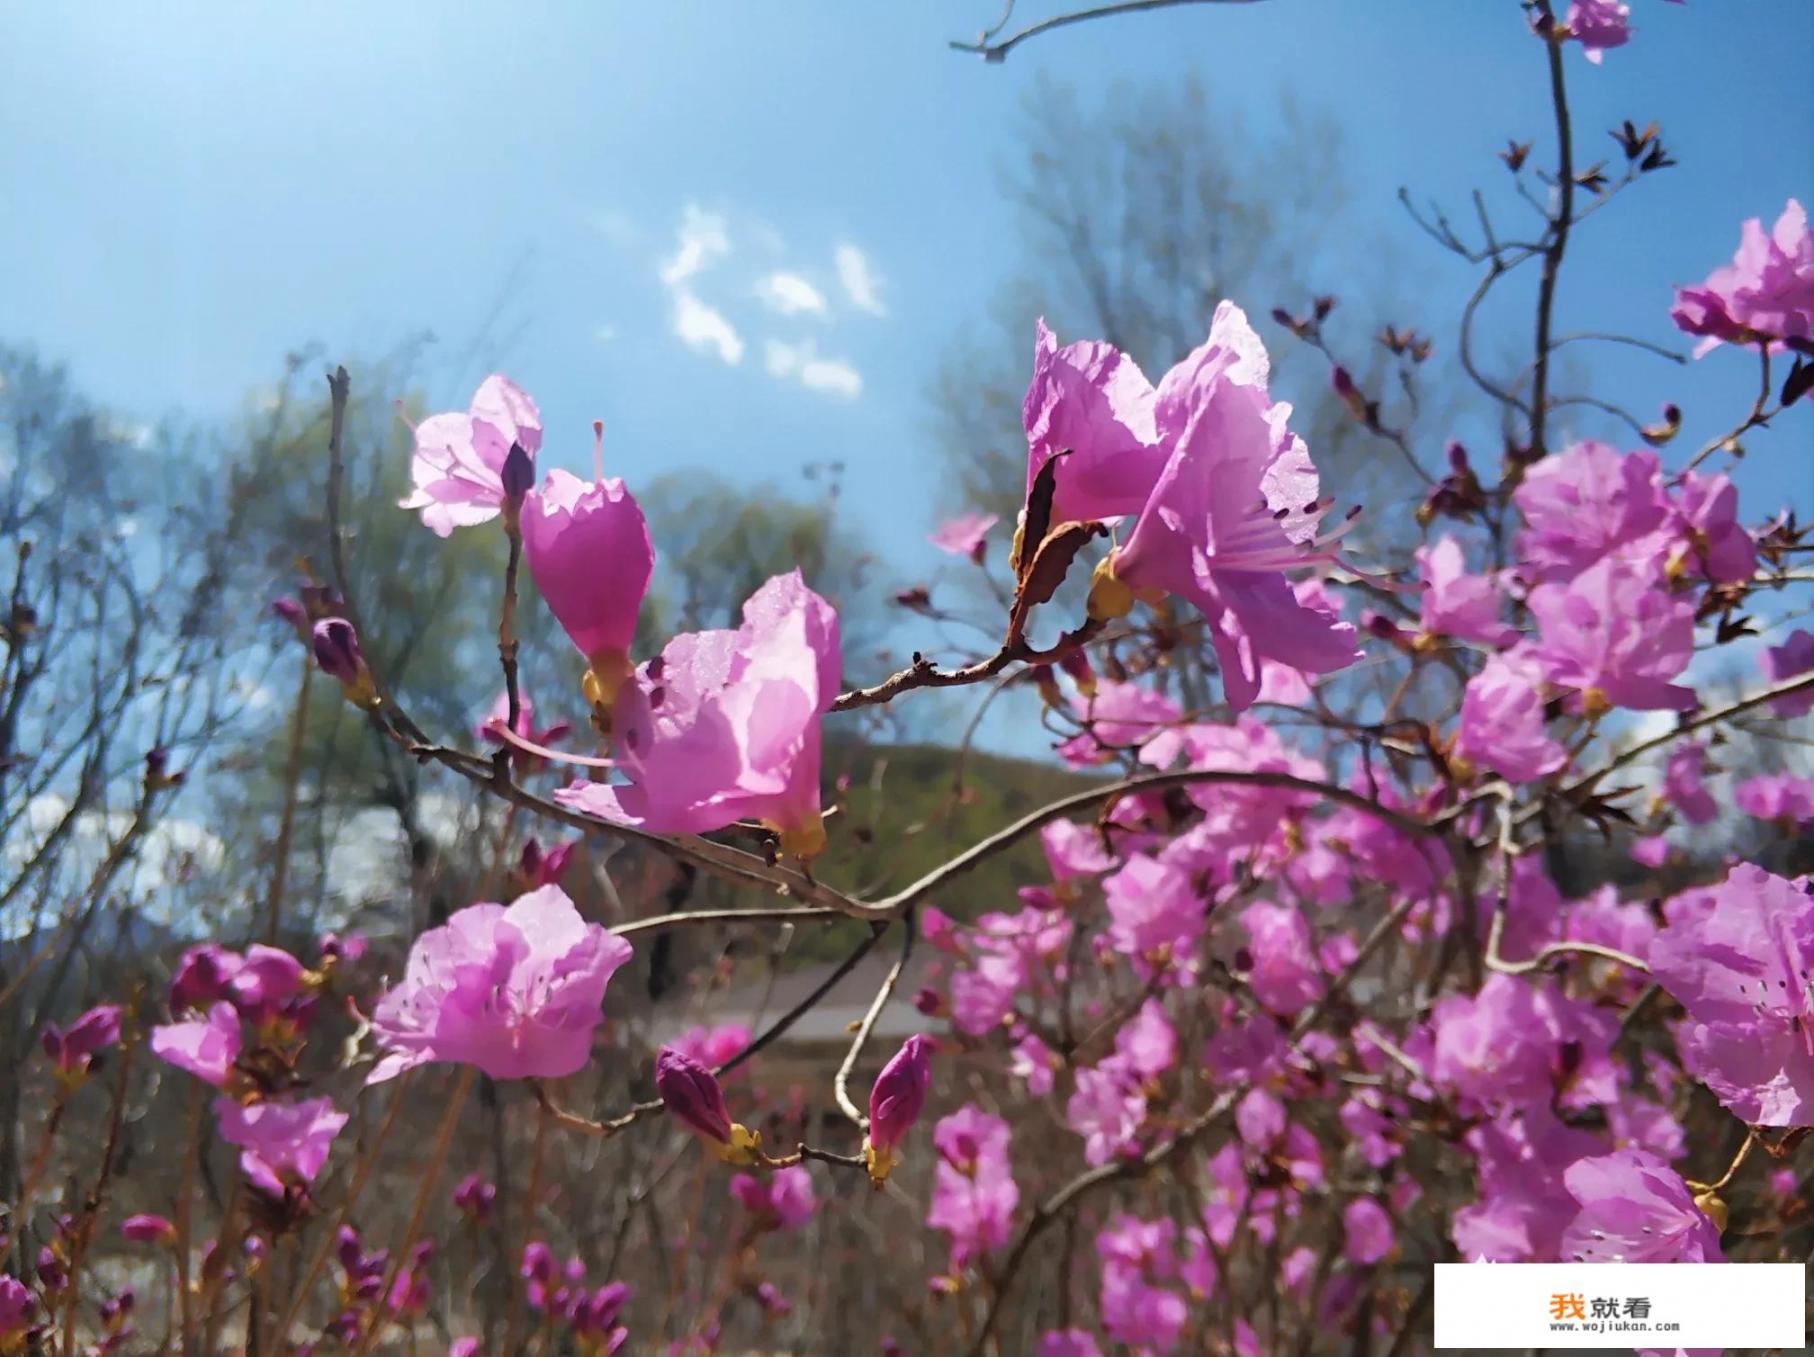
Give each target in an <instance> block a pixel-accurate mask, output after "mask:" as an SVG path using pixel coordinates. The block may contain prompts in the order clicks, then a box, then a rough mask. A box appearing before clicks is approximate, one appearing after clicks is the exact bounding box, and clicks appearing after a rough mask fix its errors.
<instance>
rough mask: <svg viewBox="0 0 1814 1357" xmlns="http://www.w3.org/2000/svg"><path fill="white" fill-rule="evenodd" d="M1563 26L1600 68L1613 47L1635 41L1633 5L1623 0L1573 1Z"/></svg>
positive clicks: (1589, 58)
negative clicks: (1632, 23)
mask: <svg viewBox="0 0 1814 1357" xmlns="http://www.w3.org/2000/svg"><path fill="white" fill-rule="evenodd" d="M1563 23H1564V24H1565V25H1567V28H1568V36H1569V37H1571V38H1573V39H1575V41H1577V42H1579V43H1580V44H1581V48H1582V51H1583V52H1584V53H1585V54H1586V56H1587V59H1588V60H1589V61H1591V62H1593V63H1594V64H1595V65H1596V66H1597V65H1599V63H1600V62H1601V61H1602V60H1603V59H1604V58H1605V55H1606V53H1607V51H1608V50H1609V49H1610V48H1614V47H1623V46H1624V45H1625V44H1626V43H1627V42H1629V41H1631V6H1630V5H1627V4H1625V3H1623V0H1573V3H1572V4H1570V5H1569V7H1568V14H1567V16H1566V17H1565V18H1564V19H1563Z"/></svg>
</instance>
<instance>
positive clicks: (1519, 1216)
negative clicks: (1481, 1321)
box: [1450, 1102, 1606, 1263]
mask: <svg viewBox="0 0 1814 1357" xmlns="http://www.w3.org/2000/svg"><path fill="white" fill-rule="evenodd" d="M1465 1141H1466V1144H1467V1147H1468V1149H1470V1150H1471V1151H1473V1153H1474V1156H1475V1161H1476V1167H1477V1171H1478V1174H1479V1178H1480V1200H1479V1201H1478V1202H1476V1203H1474V1204H1473V1205H1472V1206H1465V1207H1463V1208H1462V1209H1461V1210H1460V1211H1458V1212H1456V1213H1455V1217H1454V1222H1453V1224H1452V1226H1451V1230H1450V1233H1451V1235H1452V1237H1453V1238H1454V1240H1455V1247H1456V1248H1457V1249H1458V1250H1460V1252H1461V1254H1462V1256H1463V1257H1465V1258H1485V1259H1488V1260H1489V1261H1491V1262H1495V1263H1547V1262H1552V1261H1554V1260H1555V1259H1556V1257H1557V1255H1558V1253H1559V1252H1560V1250H1561V1246H1562V1232H1563V1231H1564V1230H1565V1229H1567V1228H1568V1226H1569V1224H1570V1222H1571V1221H1573V1220H1574V1219H1575V1217H1576V1216H1577V1215H1579V1214H1580V1203H1579V1202H1577V1201H1576V1200H1575V1199H1574V1198H1573V1197H1572V1196H1570V1195H1569V1194H1568V1191H1567V1190H1566V1189H1565V1188H1564V1186H1563V1182H1562V1174H1563V1171H1564V1170H1565V1169H1566V1168H1567V1167H1568V1166H1569V1165H1570V1164H1572V1163H1574V1162H1575V1161H1576V1160H1577V1159H1580V1158H1582V1157H1583V1156H1584V1155H1587V1156H1591V1155H1597V1154H1603V1153H1605V1149H1606V1147H1605V1145H1604V1144H1603V1143H1602V1142H1601V1141H1600V1140H1599V1139H1597V1138H1596V1137H1594V1136H1593V1135H1590V1134H1589V1133H1587V1132H1586V1131H1578V1130H1575V1129H1574V1128H1572V1127H1569V1126H1564V1125H1563V1124H1562V1123H1561V1122H1560V1121H1558V1120H1557V1119H1556V1115H1555V1113H1553V1112H1551V1111H1550V1110H1549V1108H1548V1107H1547V1106H1545V1105H1544V1104H1542V1103H1540V1102H1539V1103H1533V1104H1531V1105H1529V1106H1527V1107H1525V1108H1523V1109H1521V1110H1519V1111H1517V1112H1506V1113H1501V1114H1500V1115H1499V1116H1498V1117H1497V1118H1496V1119H1495V1120H1493V1121H1490V1122H1486V1123H1485V1124H1483V1125H1480V1126H1477V1127H1475V1128H1474V1129H1473V1130H1471V1131H1469V1132H1468V1133H1467V1135H1466V1137H1465Z"/></svg>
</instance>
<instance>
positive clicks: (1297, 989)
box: [1241, 900, 1323, 1016]
mask: <svg viewBox="0 0 1814 1357" xmlns="http://www.w3.org/2000/svg"><path fill="white" fill-rule="evenodd" d="M1241 927H1242V928H1244V929H1246V930H1247V937H1248V940H1249V947H1248V952H1249V956H1250V958H1251V965H1250V966H1248V967H1247V968H1246V969H1247V984H1248V987H1249V988H1250V989H1252V990H1253V996H1254V998H1256V999H1258V1000H1259V1001H1260V1002H1261V1003H1262V1004H1264V1005H1265V1006H1266V1007H1267V1008H1268V1009H1270V1010H1271V1011H1272V1012H1274V1013H1277V1014H1280V1015H1282V1016H1291V1015H1294V1014H1296V1013H1297V1012H1299V1011H1300V1010H1301V1009H1304V1008H1307V1007H1308V1006H1309V1005H1311V1004H1313V1003H1315V1002H1316V1001H1317V1000H1318V999H1320V998H1321V997H1322V994H1323V974H1322V968H1321V967H1320V966H1319V965H1318V964H1317V958H1316V952H1315V950H1314V948H1313V946H1312V941H1311V936H1310V923H1309V921H1308V920H1307V919H1305V918H1304V914H1303V911H1302V910H1299V909H1294V908H1292V907H1291V906H1289V905H1275V904H1270V903H1268V902H1267V901H1264V900H1260V901H1256V902H1255V903H1253V904H1251V905H1249V906H1247V908H1246V909H1244V910H1242V911H1241Z"/></svg>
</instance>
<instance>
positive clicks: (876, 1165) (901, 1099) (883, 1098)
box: [863, 1036, 932, 1185]
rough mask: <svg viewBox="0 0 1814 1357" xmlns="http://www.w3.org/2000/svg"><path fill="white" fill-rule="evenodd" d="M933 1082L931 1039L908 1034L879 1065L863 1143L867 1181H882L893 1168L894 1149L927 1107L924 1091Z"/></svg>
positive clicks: (877, 1182) (871, 1093) (870, 1094)
mask: <svg viewBox="0 0 1814 1357" xmlns="http://www.w3.org/2000/svg"><path fill="white" fill-rule="evenodd" d="M931 1084H932V1041H931V1039H930V1038H928V1037H923V1036H911V1037H908V1038H907V1040H906V1042H905V1043H904V1044H903V1045H902V1047H901V1049H900V1050H898V1051H896V1052H895V1053H894V1058H893V1059H891V1060H890V1061H889V1062H888V1063H887V1064H886V1065H884V1066H882V1072H881V1073H880V1074H878V1075H877V1076H876V1081H875V1083H874V1084H873V1085H872V1086H871V1087H870V1090H869V1135H868V1137H867V1138H866V1139H865V1140H864V1142H863V1157H864V1158H865V1159H866V1160H867V1161H868V1163H869V1177H870V1180H871V1181H872V1182H874V1183H876V1184H878V1185H879V1184H881V1183H883V1182H885V1181H886V1180H887V1178H888V1173H889V1170H890V1169H892V1168H893V1167H894V1161H895V1158H896V1154H895V1149H896V1147H897V1146H898V1145H899V1144H900V1143H901V1139H902V1137H904V1136H905V1135H906V1134H907V1132H908V1131H910V1130H912V1129H913V1124H914V1123H915V1122H916V1121H918V1120H919V1119H920V1112H921V1110H922V1109H923V1108H924V1107H925V1106H926V1091H927V1089H928V1088H930V1087H931Z"/></svg>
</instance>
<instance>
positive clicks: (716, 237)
mask: <svg viewBox="0 0 1814 1357" xmlns="http://www.w3.org/2000/svg"><path fill="white" fill-rule="evenodd" d="M730 252H731V236H730V232H729V231H728V230H727V229H726V227H725V222H724V218H723V217H721V216H719V215H718V214H717V213H716V212H707V211H705V210H704V209H702V208H701V207H700V206H699V204H698V203H688V204H687V205H686V210H685V211H684V212H682V213H681V215H680V240H679V242H678V244H677V246H676V248H675V250H674V255H673V257H672V258H671V259H668V260H667V261H666V262H664V263H663V264H662V266H661V281H662V282H663V283H665V284H667V285H668V286H669V287H679V286H680V285H681V284H682V283H684V282H686V281H687V280H688V279H689V278H695V277H697V276H698V275H700V274H702V273H704V272H705V271H706V270H707V269H709V268H710V267H711V266H712V265H714V264H716V263H717V262H718V261H719V260H720V259H722V258H724V257H725V256H726V255H727V254H729V253H730Z"/></svg>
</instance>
